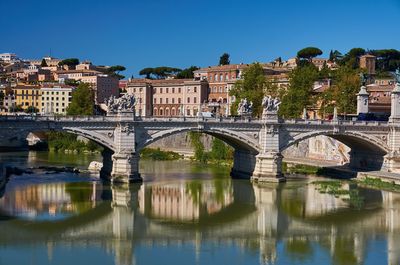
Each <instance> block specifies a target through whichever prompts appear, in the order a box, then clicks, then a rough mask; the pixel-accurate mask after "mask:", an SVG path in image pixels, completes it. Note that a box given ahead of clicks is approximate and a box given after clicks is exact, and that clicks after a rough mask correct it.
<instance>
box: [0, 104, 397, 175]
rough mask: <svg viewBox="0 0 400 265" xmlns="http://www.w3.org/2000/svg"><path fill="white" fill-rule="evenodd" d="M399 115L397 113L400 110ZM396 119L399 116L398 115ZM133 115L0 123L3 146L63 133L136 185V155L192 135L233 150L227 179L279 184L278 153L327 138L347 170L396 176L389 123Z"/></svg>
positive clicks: (392, 124) (106, 172)
mask: <svg viewBox="0 0 400 265" xmlns="http://www.w3.org/2000/svg"><path fill="white" fill-rule="evenodd" d="M399 112H400V110H399ZM398 116H399V117H400V113H399V115H398ZM135 119H137V118H135V117H134V115H133V113H119V114H117V115H115V116H107V117H102V116H94V117H82V118H77V117H62V118H59V117H51V118H49V117H33V118H30V117H29V118H28V119H27V118H25V117H22V118H21V117H12V116H9V117H0V124H1V126H0V137H1V138H3V141H7V139H11V138H13V137H16V135H17V136H19V137H21V138H25V137H26V135H27V134H28V133H29V132H32V131H33V132H35V131H49V130H55V131H66V132H70V133H74V134H77V135H81V136H84V137H86V138H89V139H91V140H93V141H95V142H97V143H99V144H100V145H102V146H104V147H105V151H104V152H103V158H104V160H103V162H104V163H103V164H104V166H103V169H102V173H103V175H104V176H110V175H111V176H112V179H113V180H114V181H122V182H127V181H129V180H140V174H139V169H138V162H139V152H140V151H141V150H142V149H143V148H144V147H146V146H148V145H149V144H151V143H153V142H155V141H157V140H159V139H161V138H163V137H167V136H169V135H173V134H177V133H181V132H188V131H197V132H203V133H207V134H210V135H213V136H215V137H217V138H220V139H222V140H224V141H225V142H226V143H228V144H229V145H231V146H233V147H234V148H235V155H234V165H233V168H232V175H233V176H237V177H250V176H252V177H253V178H255V179H259V180H260V181H263V180H264V181H268V180H269V181H277V180H280V179H281V161H282V155H281V153H282V152H283V151H284V150H285V149H286V148H288V147H289V146H291V145H295V144H297V143H298V142H300V141H302V140H305V139H308V138H310V137H315V136H317V135H326V136H330V137H332V138H335V139H337V140H339V141H341V142H343V143H344V144H346V145H347V146H349V147H350V148H351V154H350V166H352V167H354V168H364V169H373V170H379V169H382V170H386V171H392V172H398V171H399V170H400V155H399V152H400V126H399V124H398V123H396V122H395V121H396V119H392V122H389V123H387V122H355V121H337V120H336V121H335V120H333V121H322V120H317V121H307V120H301V121H289V120H280V119H278V117H277V115H276V113H266V114H265V115H264V116H263V118H262V119H261V120H235V119H205V118H191V119H189V118H173V119H172V118H171V119H156V118H144V119H140V120H135Z"/></svg>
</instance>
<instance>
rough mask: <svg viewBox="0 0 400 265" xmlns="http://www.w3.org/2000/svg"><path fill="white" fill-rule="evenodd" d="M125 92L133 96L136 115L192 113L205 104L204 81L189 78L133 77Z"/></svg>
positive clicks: (186, 114) (189, 115) (200, 109)
mask: <svg viewBox="0 0 400 265" xmlns="http://www.w3.org/2000/svg"><path fill="white" fill-rule="evenodd" d="M127 93H129V94H132V95H135V97H136V99H137V105H136V111H137V115H139V116H150V115H153V116H157V117H176V116H188V117H195V116H197V115H198V113H199V111H202V110H204V109H205V108H206V106H205V103H206V102H207V99H208V97H207V94H208V83H207V81H204V80H193V79H163V80H149V79H133V80H130V82H129V83H128V85H127Z"/></svg>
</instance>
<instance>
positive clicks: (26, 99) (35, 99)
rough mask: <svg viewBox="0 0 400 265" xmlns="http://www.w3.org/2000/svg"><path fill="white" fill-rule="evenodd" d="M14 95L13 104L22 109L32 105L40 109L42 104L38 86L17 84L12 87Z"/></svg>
mask: <svg viewBox="0 0 400 265" xmlns="http://www.w3.org/2000/svg"><path fill="white" fill-rule="evenodd" d="M12 90H13V92H14V96H15V105H16V106H21V107H22V109H23V110H26V109H28V108H29V107H30V106H33V107H35V108H37V109H38V110H39V109H40V106H41V105H42V104H41V103H42V93H41V91H40V86H34V85H24V84H18V85H17V86H16V87H13V88H12Z"/></svg>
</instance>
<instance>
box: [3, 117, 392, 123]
mask: <svg viewBox="0 0 400 265" xmlns="http://www.w3.org/2000/svg"><path fill="white" fill-rule="evenodd" d="M131 119H132V121H136V122H141V121H142V122H207V123H221V122H223V123H254V124H258V123H262V122H263V120H261V119H253V118H250V117H246V118H244V117H183V116H182V117H135V118H134V119H133V118H131ZM28 120H31V121H60V122H68V121H69V122H71V121H74V122H84V121H94V122H115V121H118V120H119V119H118V116H100V115H93V116H61V115H0V121H28ZM124 120H125V121H129V119H124ZM279 123H280V124H299V125H302V124H303V125H304V124H309V125H347V126H349V125H350V126H388V124H389V123H388V122H386V121H353V120H336V121H335V120H308V119H307V120H304V119H287V120H284V119H279Z"/></svg>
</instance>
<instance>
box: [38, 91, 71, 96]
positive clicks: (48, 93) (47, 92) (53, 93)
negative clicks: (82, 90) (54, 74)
mask: <svg viewBox="0 0 400 265" xmlns="http://www.w3.org/2000/svg"><path fill="white" fill-rule="evenodd" d="M58 93H59V92H58V91H51V92H50V91H45V92H43V94H45V95H58ZM60 95H65V92H64V91H62V92H60ZM68 95H71V92H68Z"/></svg>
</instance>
